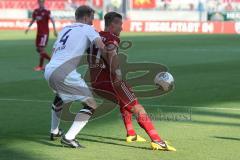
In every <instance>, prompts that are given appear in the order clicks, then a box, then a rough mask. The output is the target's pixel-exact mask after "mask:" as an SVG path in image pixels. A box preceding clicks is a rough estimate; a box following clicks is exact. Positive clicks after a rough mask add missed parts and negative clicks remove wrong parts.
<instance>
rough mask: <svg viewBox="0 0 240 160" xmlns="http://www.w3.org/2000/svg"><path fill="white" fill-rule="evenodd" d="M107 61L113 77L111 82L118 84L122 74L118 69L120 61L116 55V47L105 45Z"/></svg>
mask: <svg viewBox="0 0 240 160" xmlns="http://www.w3.org/2000/svg"><path fill="white" fill-rule="evenodd" d="M106 48H107V52H106V53H107V54H106V56H107V61H108V65H109V67H110V72H111V75H113V77H112V78H113V79H112V80H113V82H114V83H115V82H119V81H121V80H122V73H121V68H120V61H119V57H118V54H117V49H116V46H115V45H113V44H110V45H107V47H106Z"/></svg>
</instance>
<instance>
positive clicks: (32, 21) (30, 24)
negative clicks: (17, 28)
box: [25, 18, 36, 34]
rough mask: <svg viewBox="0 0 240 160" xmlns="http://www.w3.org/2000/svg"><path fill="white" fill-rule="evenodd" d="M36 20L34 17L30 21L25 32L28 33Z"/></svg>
mask: <svg viewBox="0 0 240 160" xmlns="http://www.w3.org/2000/svg"><path fill="white" fill-rule="evenodd" d="M35 20H36V19H34V18H33V19H32V20H31V21H30V23H29V25H28V28H27V29H26V30H25V34H27V33H28V31H29V29H30V27H31V26H32V25H33V23H34V22H35Z"/></svg>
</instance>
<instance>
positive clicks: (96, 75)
mask: <svg viewBox="0 0 240 160" xmlns="http://www.w3.org/2000/svg"><path fill="white" fill-rule="evenodd" d="M99 35H100V36H101V38H102V41H103V43H104V44H105V45H108V44H113V45H115V46H116V47H117V48H118V45H119V43H120V39H119V37H118V36H116V35H114V34H112V33H110V32H104V31H101V32H99ZM88 53H89V54H88V62H89V68H90V75H91V81H92V82H93V83H94V82H99V81H110V77H111V76H110V67H109V66H108V64H107V63H106V62H105V60H104V59H103V58H102V57H101V53H100V52H99V50H98V48H96V47H95V46H91V47H90V49H89V51H88ZM102 75H105V76H102Z"/></svg>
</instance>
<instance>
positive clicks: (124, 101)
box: [92, 81, 139, 109]
mask: <svg viewBox="0 0 240 160" xmlns="http://www.w3.org/2000/svg"><path fill="white" fill-rule="evenodd" d="M92 87H93V88H94V92H95V93H96V94H98V95H99V96H101V97H104V98H106V99H108V100H110V101H112V102H114V103H116V104H119V106H120V107H121V108H122V107H127V108H128V109H131V108H132V107H133V106H135V105H137V104H139V102H138V99H137V97H136V96H135V94H134V92H133V91H132V89H131V88H130V87H129V86H127V84H126V82H124V81H122V82H121V83H120V84H119V85H117V86H116V85H114V86H113V85H112V83H111V82H110V81H96V82H94V83H92Z"/></svg>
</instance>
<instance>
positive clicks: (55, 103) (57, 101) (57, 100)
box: [52, 95, 63, 112]
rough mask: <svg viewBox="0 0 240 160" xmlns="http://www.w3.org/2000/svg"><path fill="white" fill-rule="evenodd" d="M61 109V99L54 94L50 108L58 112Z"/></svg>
mask: <svg viewBox="0 0 240 160" xmlns="http://www.w3.org/2000/svg"><path fill="white" fill-rule="evenodd" d="M62 109H63V101H62V99H61V98H60V97H59V96H58V95H56V96H55V98H54V101H53V104H52V110H54V111H55V112H59V111H61V110H62Z"/></svg>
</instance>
